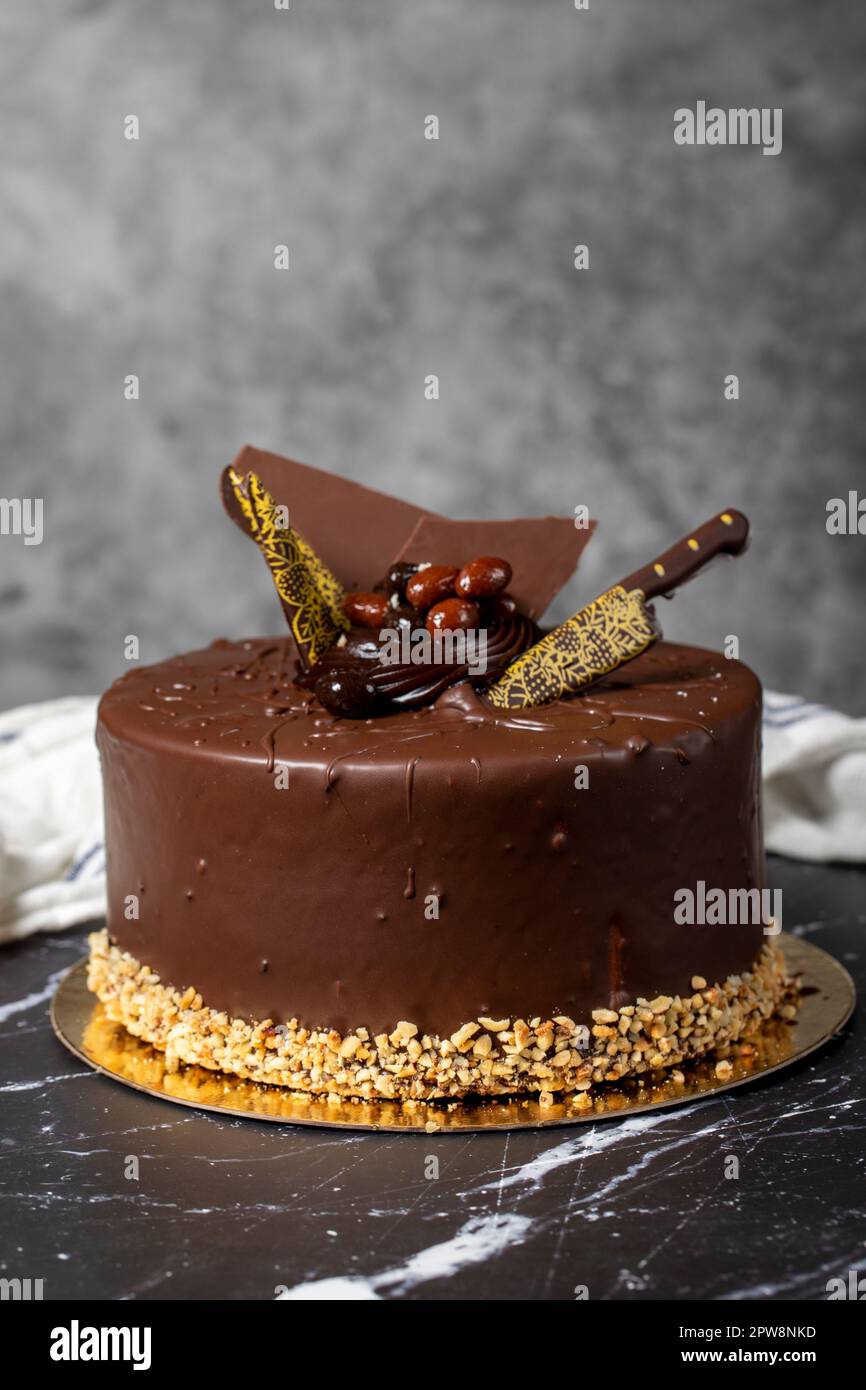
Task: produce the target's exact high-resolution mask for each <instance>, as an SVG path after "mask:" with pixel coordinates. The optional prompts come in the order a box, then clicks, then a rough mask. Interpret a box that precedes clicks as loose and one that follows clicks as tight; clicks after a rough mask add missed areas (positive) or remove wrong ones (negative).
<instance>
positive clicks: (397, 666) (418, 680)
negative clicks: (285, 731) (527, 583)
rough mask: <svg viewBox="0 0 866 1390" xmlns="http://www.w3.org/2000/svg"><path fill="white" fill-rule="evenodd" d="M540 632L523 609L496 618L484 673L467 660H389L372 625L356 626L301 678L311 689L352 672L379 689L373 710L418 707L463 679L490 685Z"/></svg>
mask: <svg viewBox="0 0 866 1390" xmlns="http://www.w3.org/2000/svg"><path fill="white" fill-rule="evenodd" d="M539 635H540V633H539V629H538V627H537V626H536V624H535V623H534V622H533V621H532V619H531V618H527V617H525V616H524V615H523V614H522V613H510V614H508V615H507V616H505V617H502V618H498V619H496V620H495V621H494V622H492V623H491V624H490V626H489V627H488V628H487V629H486V631H485V636H486V653H485V669H484V671H483V672H482V673H479V672H478V671H477V668H476V666H475V665H471V664H470V663H469V662H468V661H464V660H454V661H417V662H386V661H384V660H383V654H384V650H385V648H384V643H382V642H380V641H379V640H378V636H374V634H373V633H372V632H371V631H370V629H369V628H361V627H354V628H352V630H351V632H349V633H348V635H347V637H346V639H345V641H344V642H342V643H339V642H338V643H335V645H334V646H332V647H330V648H329V650H328V651H327V652H325V654H324V656H323V657H322V658H321V660H320V661H318V662H317V663H316V665H315V666H312V667H311V668H310V670H309V671H306V672H304V673H303V674H299V676H298V677H297V684H298V685H300V686H301V687H303V688H304V689H309V690H312V689H315V687H316V684H317V682H318V681H319V679H320V678H322V677H327V676H328V675H330V674H331V673H334V674H338V675H344V674H346V673H350V674H351V676H352V677H358V678H359V679H361V680H362V681H363V682H364V683H365V684H366V685H367V686H369V687H371V688H372V690H373V692H375V695H374V701H373V705H372V708H371V710H370V712H371V713H376V712H379V713H383V712H385V711H386V710H387V709H389V708H395V709H419V708H421V707H422V706H424V705H430V704H432V703H433V701H434V700H436V699H438V697H439V696H440V695H441V694H442V693H443V691H445V690H447V689H448V688H449V686H452V685H456V684H457V683H458V682H459V681H466V680H471V681H472V683H473V684H474V685H477V686H479V687H483V686H486V685H488V684H489V683H490V682H491V681H492V680H494V679H496V677H498V676H500V675H501V674H502V672H503V671H505V670H506V668H507V667H508V666H509V665H510V663H511V662H512V661H513V660H514V658H515V657H517V656H519V655H520V653H521V652H524V651H526V650H527V648H529V647H531V646H532V645H533V644H534V643H535V642H537V641H538V638H539Z"/></svg>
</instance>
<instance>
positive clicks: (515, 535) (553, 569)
mask: <svg viewBox="0 0 866 1390" xmlns="http://www.w3.org/2000/svg"><path fill="white" fill-rule="evenodd" d="M595 525H596V523H595V522H594V521H591V522H590V523H589V525H588V526H587V527H585V528H584V529H580V528H578V527H576V526H575V524H574V519H573V518H572V517H561V516H543V517H518V518H516V519H515V520H513V521H449V520H448V518H447V517H437V516H424V517H422V518H421V519H420V520H419V521H418V523H417V525H416V526H415V529H414V531H413V532H412V534H411V536H410V537H409V539H408V540H407V541H406V543H405V544H404V545H403V547H402V549H401V550H400V551H399V552H397V553H396V554H395V556H394V558H395V560H413V561H415V562H419V561H422V562H423V561H430V562H432V563H434V564H437V565H456V566H457V567H458V568H459V567H460V566H461V565H465V564H466V562H467V560H470V559H471V558H472V557H473V556H474V555H504V556H505V557H506V559H507V560H508V562H509V564H510V565H511V568H512V569H513V571H514V578H513V579H512V581H511V583H510V584H509V586H508V588H509V592H510V593H511V594H513V596H514V598H515V599H516V600H517V606H518V608H519V609H520V611H521V613H525V614H526V616H527V617H528V618H533V619H534V620H535V621H538V619H539V618H540V617H541V616H542V614H543V613H544V611H545V609H546V608H548V607H549V606H550V604H551V603H552V601H553V599H554V598H555V597H556V595H557V594H558V593H559V591H560V589H562V588H563V587H564V586H565V585H566V584H567V583H568V581H569V579H570V578H571V576H572V575H573V574H574V571H575V569H576V568H577V563H578V561H579V559H580V556H581V554H582V552H583V548H584V546H585V545H586V544H587V542H588V541H589V540H590V538H591V536H592V533H593V531H594V530H595Z"/></svg>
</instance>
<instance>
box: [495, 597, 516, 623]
mask: <svg viewBox="0 0 866 1390" xmlns="http://www.w3.org/2000/svg"><path fill="white" fill-rule="evenodd" d="M516 612H517V599H516V598H515V597H514V595H513V594H508V593H501V594H497V595H496V597H495V598H494V599H493V600H492V602H491V604H490V616H491V618H495V619H499V621H500V622H501V621H502V619H503V618H511V617H513V615H514V614H515V613H516Z"/></svg>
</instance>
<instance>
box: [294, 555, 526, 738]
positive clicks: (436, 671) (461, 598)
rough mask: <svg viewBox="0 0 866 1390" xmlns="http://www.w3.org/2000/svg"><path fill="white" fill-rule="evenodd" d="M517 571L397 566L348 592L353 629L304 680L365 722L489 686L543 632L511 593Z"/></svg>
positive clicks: (501, 565) (495, 560) (327, 701)
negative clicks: (364, 588) (368, 587)
mask: <svg viewBox="0 0 866 1390" xmlns="http://www.w3.org/2000/svg"><path fill="white" fill-rule="evenodd" d="M511 575H512V571H511V566H510V564H509V563H508V561H507V560H503V559H501V558H500V557H499V556H492V555H483V556H479V557H478V558H476V559H474V560H471V561H470V562H469V563H468V564H466V565H464V566H463V567H462V569H457V568H455V567H454V566H450V565H440V564H433V563H428V564H425V563H423V562H422V563H409V562H398V563H395V564H394V565H392V566H391V568H390V569H389V571H388V573H387V575H386V576H385V578H384V579H383V580H382V581H381V582H380V583H379V584H377V585H376V587H375V588H374V589H373V590H372V591H371V592H369V593H349V594H346V596H345V597H344V599H343V604H342V611H343V614H344V616H345V617H346V618H347V619H348V621H349V622H350V623H351V627H350V629H349V631H348V633H345V634H343V635H341V636H340V637H338V639H337V640H336V642H335V643H334V644H333V645H332V646H331V647H330V648H329V649H328V651H326V652H325V653H324V655H323V656H322V657H321V659H320V660H319V661H317V662H316V663H315V664H314V665H313V666H312V667H310V669H309V670H307V671H306V672H304V673H303V675H301V676H300V677H299V680H298V684H300V685H301V686H303V687H305V688H307V689H311V690H313V691H314V692H315V695H316V697H317V699H318V700H319V701H320V703H321V704H323V705H324V706H325V708H326V709H328V710H330V711H331V713H333V714H339V715H343V716H346V717H350V718H356V719H357V718H366V717H369V716H371V715H375V714H381V713H385V712H387V710H388V709H418V708H421V707H422V706H424V705H430V704H432V703H433V701H434V700H436V699H437V698H438V697H439V696H440V695H441V694H442V693H443V692H444V691H445V690H447V689H448V687H449V686H452V685H455V684H457V683H458V682H460V681H466V680H471V681H472V682H473V683H474V684H475V685H476V686H477V687H478V688H479V689H484V688H486V687H487V686H488V685H489V684H491V683H492V682H493V681H494V680H497V679H498V678H499V676H501V675H502V674H503V673H504V672H505V671H507V669H508V667H509V666H510V665H511V663H512V662H513V661H514V660H515V658H516V657H518V656H519V655H520V653H521V652H523V651H526V649H527V648H529V647H531V646H532V645H533V643H535V642H536V641H537V640H538V637H539V636H540V633H539V629H538V627H537V626H536V624H535V623H534V622H533V621H532V620H531V619H530V618H528V617H526V616H525V615H524V614H522V613H520V612H519V611H518V608H517V604H516V602H515V600H514V598H513V597H512V595H511V594H509V593H508V590H507V585H508V584H509V582H510V580H511ZM403 656H408V660H406V659H402V657H403Z"/></svg>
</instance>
